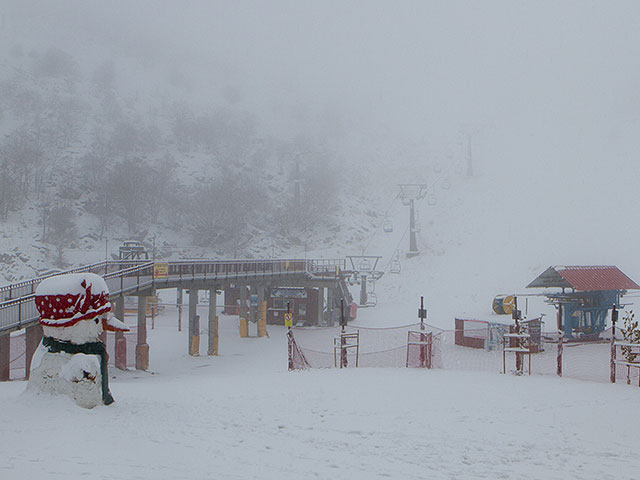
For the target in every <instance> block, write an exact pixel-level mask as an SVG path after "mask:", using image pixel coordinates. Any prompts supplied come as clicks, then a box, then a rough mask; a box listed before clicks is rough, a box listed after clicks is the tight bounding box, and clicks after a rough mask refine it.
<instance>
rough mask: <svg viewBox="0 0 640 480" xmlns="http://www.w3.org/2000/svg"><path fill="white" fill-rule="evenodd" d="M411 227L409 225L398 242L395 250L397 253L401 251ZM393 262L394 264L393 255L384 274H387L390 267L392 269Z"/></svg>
mask: <svg viewBox="0 0 640 480" xmlns="http://www.w3.org/2000/svg"><path fill="white" fill-rule="evenodd" d="M409 227H410V225H407V228H405V230H404V233H403V234H402V237H401V238H400V241H399V242H398V244H397V245H396V248H395V249H394V252H395V251H399V250H398V249H399V248H400V244H401V243H402V242H403V241H404V237H406V235H407V232H408V231H409ZM391 262H393V255H391V257H390V258H389V261H388V262H387V265H386V266H385V267H384V273H385V274H386V273H387V272H388V271H389V269H390V267H391Z"/></svg>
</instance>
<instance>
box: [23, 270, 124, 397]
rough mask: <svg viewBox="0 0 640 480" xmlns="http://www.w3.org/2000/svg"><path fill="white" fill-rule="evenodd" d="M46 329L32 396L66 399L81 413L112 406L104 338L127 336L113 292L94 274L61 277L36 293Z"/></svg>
mask: <svg viewBox="0 0 640 480" xmlns="http://www.w3.org/2000/svg"><path fill="white" fill-rule="evenodd" d="M35 304H36V308H37V309H38V312H39V313H40V324H41V325H42V329H43V338H42V342H41V343H40V345H39V346H38V348H37V350H36V352H35V353H34V355H33V360H32V362H31V372H30V376H29V384H28V386H27V390H31V391H36V392H42V393H49V394H54V395H67V396H70V397H71V398H73V400H74V401H75V402H76V404H78V405H79V406H81V407H84V408H93V407H95V406H97V405H99V404H101V403H102V404H104V405H110V404H112V403H113V401H114V400H113V397H112V396H111V392H110V391H109V374H108V368H107V350H106V347H105V345H104V343H102V342H101V341H100V335H101V334H102V332H104V331H105V330H108V331H128V330H129V327H127V325H126V324H124V323H123V322H122V321H120V320H118V319H117V318H115V317H114V316H113V315H111V314H110V312H111V303H110V302H109V289H108V287H107V284H106V283H105V281H104V279H103V278H102V277H100V276H99V275H96V274H94V273H72V274H66V275H57V276H53V277H49V278H47V279H45V280H43V281H42V282H41V283H40V284H39V285H38V287H37V289H36V292H35Z"/></svg>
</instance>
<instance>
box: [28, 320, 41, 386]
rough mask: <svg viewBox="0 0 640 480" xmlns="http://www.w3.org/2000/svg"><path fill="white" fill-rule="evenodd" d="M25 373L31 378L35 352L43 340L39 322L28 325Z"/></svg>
mask: <svg viewBox="0 0 640 480" xmlns="http://www.w3.org/2000/svg"><path fill="white" fill-rule="evenodd" d="M24 341H25V375H24V378H26V379H27V380H29V374H30V372H31V359H32V358H33V354H34V353H35V351H36V349H37V348H38V345H40V341H42V325H40V324H39V323H37V324H35V325H32V326H30V327H27V329H26V334H25V338H24Z"/></svg>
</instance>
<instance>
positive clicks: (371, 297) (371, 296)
mask: <svg viewBox="0 0 640 480" xmlns="http://www.w3.org/2000/svg"><path fill="white" fill-rule="evenodd" d="M377 304H378V296H377V295H376V294H375V293H373V292H371V293H367V306H368V307H375V306H376V305H377Z"/></svg>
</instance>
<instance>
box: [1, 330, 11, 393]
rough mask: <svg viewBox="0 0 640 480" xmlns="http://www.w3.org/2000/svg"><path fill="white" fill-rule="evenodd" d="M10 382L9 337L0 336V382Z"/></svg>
mask: <svg viewBox="0 0 640 480" xmlns="http://www.w3.org/2000/svg"><path fill="white" fill-rule="evenodd" d="M9 380H11V335H10V334H8V333H7V334H5V335H0V382H7V381H9Z"/></svg>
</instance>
